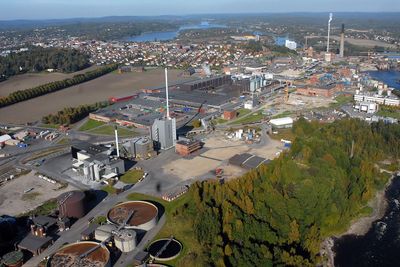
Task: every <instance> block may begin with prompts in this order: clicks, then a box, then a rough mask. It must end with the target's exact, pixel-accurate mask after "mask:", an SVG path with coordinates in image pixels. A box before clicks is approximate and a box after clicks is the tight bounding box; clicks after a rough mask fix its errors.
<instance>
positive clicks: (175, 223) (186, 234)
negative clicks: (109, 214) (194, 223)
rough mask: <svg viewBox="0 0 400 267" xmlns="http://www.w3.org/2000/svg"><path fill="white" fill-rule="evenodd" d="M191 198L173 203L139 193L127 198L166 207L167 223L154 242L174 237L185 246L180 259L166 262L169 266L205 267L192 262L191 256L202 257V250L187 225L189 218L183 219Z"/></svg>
mask: <svg viewBox="0 0 400 267" xmlns="http://www.w3.org/2000/svg"><path fill="white" fill-rule="evenodd" d="M189 197H190V195H188V194H185V195H183V196H181V197H180V198H178V199H176V200H174V201H172V202H167V201H164V200H162V199H159V198H156V197H152V196H147V195H143V194H138V193H133V194H130V195H129V196H128V197H127V199H128V200H148V201H155V202H158V203H160V204H161V205H163V206H164V208H165V212H166V218H167V221H166V223H165V225H164V227H163V228H162V229H161V231H160V232H159V233H158V234H157V236H156V237H155V238H154V240H157V239H160V238H166V237H170V236H174V238H175V239H177V240H178V241H180V242H181V243H182V245H183V249H182V252H181V254H180V255H179V257H178V258H176V259H174V260H171V261H168V262H165V264H167V265H168V266H204V263H203V262H202V261H201V260H199V259H197V260H192V259H191V256H190V255H192V254H197V255H201V251H202V248H201V247H200V245H199V243H198V242H197V241H196V237H195V236H194V232H193V229H192V228H191V225H189V224H188V223H187V220H188V218H182V216H183V215H182V210H183V209H184V205H185V203H187V202H188V201H189Z"/></svg>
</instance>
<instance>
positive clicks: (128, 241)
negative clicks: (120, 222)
mask: <svg viewBox="0 0 400 267" xmlns="http://www.w3.org/2000/svg"><path fill="white" fill-rule="evenodd" d="M114 243H115V246H116V247H117V248H118V249H119V250H121V251H122V252H125V253H127V252H131V251H133V250H134V249H135V248H136V232H135V231H133V230H129V229H124V230H120V231H119V232H118V233H116V235H115V236H114Z"/></svg>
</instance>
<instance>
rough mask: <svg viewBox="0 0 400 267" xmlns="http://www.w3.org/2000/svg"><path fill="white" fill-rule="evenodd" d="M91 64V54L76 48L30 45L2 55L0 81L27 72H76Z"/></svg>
mask: <svg viewBox="0 0 400 267" xmlns="http://www.w3.org/2000/svg"><path fill="white" fill-rule="evenodd" d="M89 66H90V63H89V56H88V55H86V54H83V53H81V52H80V51H78V50H76V49H64V48H41V47H30V48H29V50H28V51H25V52H20V53H11V54H9V55H8V56H6V57H0V81H1V80H5V79H7V78H8V77H10V76H14V75H17V74H23V73H26V72H41V71H44V70H46V69H54V70H57V71H61V72H75V71H79V70H81V69H84V68H87V67H89Z"/></svg>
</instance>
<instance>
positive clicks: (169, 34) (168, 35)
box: [124, 22, 226, 42]
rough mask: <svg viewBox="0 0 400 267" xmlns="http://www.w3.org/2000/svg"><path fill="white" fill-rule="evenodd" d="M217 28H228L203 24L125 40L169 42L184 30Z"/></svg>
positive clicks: (148, 33)
mask: <svg viewBox="0 0 400 267" xmlns="http://www.w3.org/2000/svg"><path fill="white" fill-rule="evenodd" d="M217 28H226V26H225V25H221V24H212V23H208V22H202V23H200V24H194V25H185V26H182V27H180V28H179V30H177V31H162V32H147V33H142V34H141V35H138V36H131V37H128V38H125V39H124V40H125V41H128V42H154V41H169V40H173V39H175V38H176V37H178V35H179V33H180V32H181V31H184V30H207V29H217Z"/></svg>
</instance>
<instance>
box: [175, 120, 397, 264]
mask: <svg viewBox="0 0 400 267" xmlns="http://www.w3.org/2000/svg"><path fill="white" fill-rule="evenodd" d="M292 131H293V134H294V136H295V141H294V142H293V145H292V148H291V149H290V150H289V151H287V152H285V153H282V154H281V155H280V156H279V157H278V158H276V159H275V160H273V161H272V162H271V163H269V164H268V165H262V166H260V167H259V168H258V169H257V170H252V171H250V172H249V173H247V174H245V175H244V176H242V177H240V178H238V179H234V180H230V181H228V182H225V183H223V184H221V183H220V182H218V181H212V180H210V181H205V182H197V183H196V184H194V185H193V186H191V188H190V191H189V194H190V195H189V196H188V197H189V199H190V201H187V202H186V204H184V205H183V206H182V207H181V208H180V209H177V211H175V213H174V216H175V217H176V218H177V219H179V220H186V221H187V224H188V225H189V226H188V227H190V229H193V232H194V234H193V238H194V239H196V240H197V243H198V246H193V247H198V249H197V251H191V252H189V253H188V255H186V256H185V257H184V258H183V259H182V260H181V263H182V264H183V265H185V264H188V263H189V262H203V263H202V264H204V265H210V266H221V267H222V266H316V265H317V264H319V263H321V261H322V258H321V256H320V255H319V251H320V244H321V242H322V240H323V239H324V238H326V237H328V236H331V235H333V234H338V233H342V232H344V231H345V230H346V229H347V227H348V226H349V223H350V221H351V220H352V219H354V218H356V217H359V216H361V215H365V214H368V213H369V212H370V208H368V207H367V202H368V200H370V199H371V198H372V197H373V196H374V195H375V193H376V191H377V190H378V189H382V188H384V185H385V184H386V183H387V181H388V178H389V175H388V174H385V173H381V172H380V170H379V166H378V163H379V164H380V162H381V161H382V160H386V159H392V160H398V159H399V155H400V141H399V139H398V137H399V136H400V125H387V124H384V123H381V122H380V123H375V124H372V125H369V124H367V123H365V122H362V121H359V120H355V119H345V120H342V121H336V122H334V123H332V124H320V123H318V122H308V121H306V120H305V119H300V120H299V121H297V122H296V123H295V124H294V127H293V129H292ZM199 250H200V251H199ZM182 264H181V265H182Z"/></svg>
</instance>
